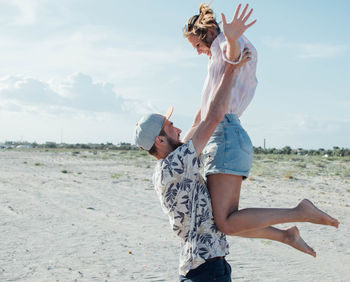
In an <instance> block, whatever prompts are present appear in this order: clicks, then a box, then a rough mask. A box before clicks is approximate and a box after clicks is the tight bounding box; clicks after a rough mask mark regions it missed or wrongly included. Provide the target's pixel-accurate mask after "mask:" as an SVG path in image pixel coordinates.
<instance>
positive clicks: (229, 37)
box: [221, 4, 256, 42]
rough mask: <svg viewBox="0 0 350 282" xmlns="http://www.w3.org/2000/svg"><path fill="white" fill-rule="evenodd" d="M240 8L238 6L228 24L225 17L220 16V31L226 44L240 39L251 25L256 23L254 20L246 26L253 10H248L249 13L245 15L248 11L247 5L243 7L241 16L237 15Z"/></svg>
mask: <svg viewBox="0 0 350 282" xmlns="http://www.w3.org/2000/svg"><path fill="white" fill-rule="evenodd" d="M241 6H242V5H241V4H239V5H238V7H237V9H236V12H235V15H234V17H233V20H232V22H230V23H227V22H226V17H225V15H224V14H221V18H222V29H223V33H224V35H225V37H226V41H227V42H234V41H237V40H238V38H240V37H241V36H242V35H243V33H244V32H245V31H246V30H247V29H248V28H250V27H251V26H252V25H253V24H255V23H256V20H254V21H252V22H251V23H249V24H246V22H247V21H248V19H249V17H250V15H251V14H252V12H253V9H250V11H249V13H248V14H247V15H246V12H247V10H248V4H247V5H245V7H244V9H243V11H242V13H241V15H239V12H240V9H241Z"/></svg>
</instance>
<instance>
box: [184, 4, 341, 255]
mask: <svg viewBox="0 0 350 282" xmlns="http://www.w3.org/2000/svg"><path fill="white" fill-rule="evenodd" d="M240 8H241V5H238V7H237V9H236V12H235V15H234V18H233V20H232V22H231V23H227V22H226V19H225V16H224V15H223V14H222V21H223V33H222V32H221V30H220V27H219V24H218V23H217V22H216V20H215V18H214V15H213V11H212V9H210V7H209V6H208V5H206V4H201V5H200V8H199V14H198V15H195V16H193V17H191V18H190V19H189V20H188V21H187V23H186V25H185V27H184V36H185V37H186V39H187V40H188V41H189V43H190V44H191V45H192V46H193V47H194V48H195V49H196V50H197V52H198V54H199V55H200V54H206V55H207V56H208V57H209V63H208V75H207V78H206V80H205V84H204V87H203V90H202V104H201V108H200V110H199V111H198V113H197V115H196V117H195V120H194V123H193V126H192V128H191V129H190V131H189V132H188V134H187V135H186V137H185V138H184V141H185V142H186V141H187V140H189V139H190V138H191V137H192V135H193V133H194V131H195V129H196V126H197V125H198V123H199V122H200V121H201V119H203V118H204V117H205V115H206V112H207V109H208V106H209V104H210V99H211V95H212V94H213V93H214V92H215V89H216V87H217V86H218V85H219V82H220V80H221V77H222V74H223V72H224V69H225V64H226V63H231V64H237V63H239V62H240V59H241V57H242V55H241V54H242V53H243V50H244V49H245V48H248V49H249V51H250V53H251V60H250V61H249V62H247V63H245V64H244V65H243V66H242V67H241V68H240V69H239V71H238V73H237V75H236V79H235V83H234V86H233V88H232V90H231V91H232V94H231V102H230V105H229V110H228V112H227V113H226V115H225V118H224V120H223V121H222V122H221V123H220V124H219V125H218V127H217V128H216V130H215V132H214V133H213V135H212V137H211V138H210V140H209V142H208V144H207V146H206V148H205V150H204V167H205V175H206V177H207V182H208V187H209V191H210V195H211V202H212V209H213V215H214V219H215V223H216V225H217V227H218V229H219V230H220V231H222V232H223V233H225V234H228V235H237V236H241V237H248V238H265V239H270V240H275V241H279V242H282V243H285V244H288V245H290V246H292V247H294V248H296V249H299V250H301V251H302V252H305V253H308V254H310V255H312V256H315V255H316V254H315V252H314V250H313V249H312V248H310V247H309V246H308V245H307V244H306V243H305V242H304V241H303V240H302V238H301V237H300V236H299V231H298V229H297V227H295V226H294V227H292V228H289V229H287V230H280V229H277V228H274V227H271V226H269V227H263V226H266V224H265V223H266V222H267V221H268V219H271V218H273V217H274V216H276V215H277V214H278V213H279V211H278V209H256V208H249V209H243V210H239V209H238V208H239V197H240V191H241V186H242V180H243V179H244V178H246V177H248V175H249V171H250V168H251V164H252V160H253V147H252V143H251V141H250V138H249V136H248V134H247V133H246V131H245V130H244V129H243V128H242V126H241V124H240V120H239V117H240V116H241V115H242V113H243V112H244V110H245V109H246V108H247V106H248V105H249V103H250V101H251V100H252V98H253V96H254V92H255V88H256V85H257V79H256V76H255V75H256V64H257V53H256V50H255V48H254V46H253V45H252V44H251V43H250V42H249V41H248V39H247V38H246V37H244V36H243V33H244V32H245V31H246V30H247V29H248V28H249V27H250V26H252V25H253V24H254V23H255V22H256V21H253V22H251V23H249V24H246V23H247V21H248V19H249V17H250V15H251V13H252V9H251V10H250V11H249V12H248V13H247V10H248V5H246V6H245V7H244V9H243V11H242V13H241V14H240ZM332 220H333V219H332ZM332 222H333V225H334V226H336V227H337V225H338V222H337V221H336V220H334V221H332Z"/></svg>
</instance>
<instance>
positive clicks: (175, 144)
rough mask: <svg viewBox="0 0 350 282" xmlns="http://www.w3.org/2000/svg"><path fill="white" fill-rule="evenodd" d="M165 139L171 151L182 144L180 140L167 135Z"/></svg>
mask: <svg viewBox="0 0 350 282" xmlns="http://www.w3.org/2000/svg"><path fill="white" fill-rule="evenodd" d="M167 141H168V144H169V146H170V148H171V149H172V150H171V151H175V150H176V149H177V148H179V147H180V146H182V145H183V144H184V143H182V142H180V141H176V140H174V139H173V138H170V137H168V136H167Z"/></svg>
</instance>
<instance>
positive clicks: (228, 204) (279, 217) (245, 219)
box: [207, 174, 339, 235]
mask: <svg viewBox="0 0 350 282" xmlns="http://www.w3.org/2000/svg"><path fill="white" fill-rule="evenodd" d="M207 179H208V187H209V190H210V195H211V200H212V207H213V215H214V220H215V223H216V225H217V227H218V229H219V230H220V231H222V232H223V233H225V234H228V235H236V234H238V233H240V232H243V231H249V230H254V229H261V228H264V227H268V226H270V225H274V224H280V223H287V222H311V223H315V224H323V225H331V226H334V227H338V224H339V222H338V220H336V219H334V218H332V217H331V216H329V215H328V214H326V213H324V212H322V211H321V210H319V209H318V208H316V207H315V206H314V205H313V204H312V203H311V202H310V201H309V200H303V201H301V202H300V203H299V205H298V206H297V207H295V208H291V209H266V208H249V209H242V210H238V205H239V194H240V190H241V184H242V177H240V176H237V175H228V174H213V175H209V176H208V177H207ZM235 207H237V211H235V212H232V213H231V211H232V210H236V209H235Z"/></svg>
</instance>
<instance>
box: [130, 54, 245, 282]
mask: <svg viewBox="0 0 350 282" xmlns="http://www.w3.org/2000/svg"><path fill="white" fill-rule="evenodd" d="M248 57H249V52H248V51H246V53H245V59H244V60H243V62H242V63H244V62H245V61H246V60H248V59H249V58H248ZM237 67H239V66H237V65H236V66H234V65H228V66H227V67H226V70H225V73H224V76H223V79H222V82H221V84H220V86H219V88H218V90H217V92H216V95H215V97H214V99H213V103H212V104H211V106H210V109H209V112H208V115H207V118H205V119H204V120H203V121H202V122H201V123H200V124H199V126H198V128H197V130H196V132H195V133H194V134H193V137H192V139H191V140H189V141H188V142H186V143H185V144H182V143H181V142H180V133H181V130H180V129H178V128H176V127H174V126H173V123H172V122H171V121H169V117H170V115H171V113H172V110H173V109H172V108H170V110H169V111H168V113H167V114H166V115H165V116H162V115H159V114H151V115H148V116H145V117H143V118H142V119H141V120H140V121H139V122H138V124H137V126H136V132H135V143H136V144H137V145H138V146H139V147H140V148H142V149H144V150H147V151H149V152H150V153H151V154H152V155H153V156H155V157H156V158H157V159H158V162H157V165H156V168H155V174H154V176H153V182H154V185H155V189H156V191H157V193H158V195H159V198H160V201H161V205H162V208H163V210H164V212H165V213H167V214H168V216H169V220H170V224H171V226H172V228H173V230H174V231H175V232H176V234H177V235H178V236H179V237H180V239H181V246H182V250H181V255H180V268H179V272H180V275H181V276H180V280H181V281H213V280H214V279H215V277H225V278H226V280H221V281H231V278H230V277H231V268H230V266H229V264H228V263H227V262H226V260H225V256H226V255H227V254H228V244H227V241H226V237H225V234H223V233H221V232H220V231H218V230H217V228H216V226H215V223H214V219H213V215H212V209H211V203H210V195H209V192H208V189H207V186H206V182H205V180H204V179H203V178H202V176H201V174H200V172H199V170H200V168H201V162H200V158H199V155H200V153H201V152H202V150H203V148H204V147H205V145H206V143H207V141H208V139H209V137H210V136H211V134H212V133H213V131H214V129H215V128H216V126H217V124H218V123H219V122H220V121H221V120H222V118H223V116H224V114H225V110H226V107H227V104H228V100H229V96H230V95H229V89H230V87H232V83H233V76H234V70H235V68H237ZM225 94H226V95H225ZM194 277H196V279H197V280H194V279H195V278H194ZM187 278H188V279H192V280H186V279H187ZM198 279H199V280H198ZM206 279H207V280H206ZM223 279H224V278H223Z"/></svg>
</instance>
